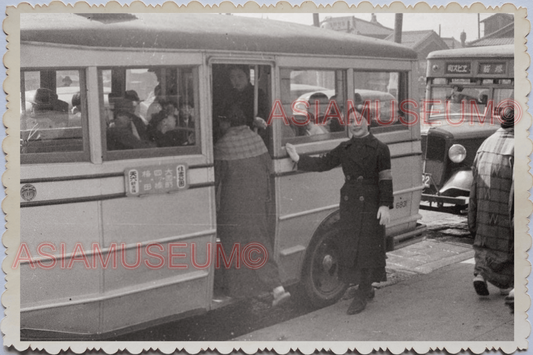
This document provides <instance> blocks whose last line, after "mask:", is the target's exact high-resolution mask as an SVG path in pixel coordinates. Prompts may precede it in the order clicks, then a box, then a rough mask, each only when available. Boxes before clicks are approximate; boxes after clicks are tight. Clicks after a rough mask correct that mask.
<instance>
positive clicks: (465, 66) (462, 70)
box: [446, 63, 472, 74]
mask: <svg viewBox="0 0 533 355" xmlns="http://www.w3.org/2000/svg"><path fill="white" fill-rule="evenodd" d="M471 69H472V67H471V64H470V63H446V74H470V72H471Z"/></svg>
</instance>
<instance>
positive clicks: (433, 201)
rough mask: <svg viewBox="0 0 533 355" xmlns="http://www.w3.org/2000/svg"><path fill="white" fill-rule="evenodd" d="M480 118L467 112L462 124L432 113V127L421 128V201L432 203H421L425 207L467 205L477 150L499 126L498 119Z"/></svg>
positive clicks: (456, 209)
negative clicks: (422, 187) (422, 188)
mask: <svg viewBox="0 0 533 355" xmlns="http://www.w3.org/2000/svg"><path fill="white" fill-rule="evenodd" d="M451 117H454V116H453V115H452V116H451ZM477 118H478V117H475V116H471V115H468V116H466V117H464V122H462V124H457V121H455V122H454V121H453V120H452V119H451V118H450V119H449V120H446V119H443V118H442V117H441V119H438V118H435V117H432V120H430V121H429V127H428V125H425V127H423V128H422V131H421V138H422V154H423V175H422V180H423V183H424V190H423V191H422V201H426V202H429V206H425V205H424V204H422V206H421V207H422V208H424V207H429V208H432V207H435V208H437V209H439V210H441V211H448V212H456V213H459V212H461V211H464V210H465V209H466V207H467V205H468V196H469V193H470V186H471V185H472V164H473V162H474V158H475V156H476V152H477V150H478V148H479V146H480V145H481V143H483V141H484V140H485V139H486V138H487V137H489V136H490V135H491V134H493V133H494V132H495V131H496V130H497V129H498V128H499V127H500V125H499V121H498V120H497V119H494V120H493V122H490V121H486V122H480V121H479V120H477ZM456 119H457V118H456Z"/></svg>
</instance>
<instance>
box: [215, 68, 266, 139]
mask: <svg viewBox="0 0 533 355" xmlns="http://www.w3.org/2000/svg"><path fill="white" fill-rule="evenodd" d="M228 73H229V81H230V84H231V91H230V92H229V93H228V96H227V97H226V98H225V100H224V104H223V105H222V107H221V110H222V112H229V110H230V109H231V107H232V106H235V105H236V106H237V107H239V108H240V109H241V110H242V112H243V114H244V117H245V118H246V125H248V126H249V127H250V128H251V129H260V131H259V132H260V134H262V132H264V130H265V129H266V128H267V124H266V121H265V119H267V118H268V113H269V112H268V107H267V101H266V95H265V93H264V92H263V90H261V89H258V90H257V95H258V97H257V112H254V111H255V107H254V106H255V103H254V102H255V89H254V86H253V85H252V83H251V82H250V68H249V67H248V66H247V65H232V66H230V67H229V70H228ZM256 85H257V84H256Z"/></svg>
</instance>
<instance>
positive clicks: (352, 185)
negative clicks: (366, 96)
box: [298, 133, 394, 282]
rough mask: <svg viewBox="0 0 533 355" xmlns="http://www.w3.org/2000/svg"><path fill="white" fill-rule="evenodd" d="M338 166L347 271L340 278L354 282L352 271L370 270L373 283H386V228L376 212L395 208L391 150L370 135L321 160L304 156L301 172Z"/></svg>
mask: <svg viewBox="0 0 533 355" xmlns="http://www.w3.org/2000/svg"><path fill="white" fill-rule="evenodd" d="M339 165H340V166H341V167H342V171H343V172H344V176H345V183H344V186H343V187H342V188H341V196H340V229H341V231H342V233H341V236H340V237H339V238H340V240H339V244H340V250H341V253H342V254H341V260H340V263H341V265H343V266H344V270H345V271H344V272H343V273H341V275H342V277H343V278H344V279H345V281H347V282H353V281H354V280H351V279H350V278H352V277H354V272H353V271H355V270H362V269H370V270H371V278H372V280H371V281H372V282H377V281H384V280H385V279H386V274H385V227H384V226H382V225H380V224H379V220H378V219H377V212H378V209H379V207H380V206H388V207H389V208H392V205H393V201H394V198H393V195H392V176H391V170H390V169H391V161H390V152H389V148H388V147H387V145H386V144H384V143H382V142H380V141H379V140H378V139H377V138H376V137H374V136H373V135H372V134H371V133H370V134H369V135H367V136H366V137H363V138H352V139H350V140H349V141H347V142H343V143H341V144H340V145H339V146H337V147H336V148H335V149H333V150H332V151H331V152H329V153H328V154H326V155H324V156H322V157H319V158H313V157H308V156H302V157H300V160H299V162H298V169H300V170H305V171H326V170H330V169H333V168H335V167H337V166H339ZM350 269H351V271H347V270H350Z"/></svg>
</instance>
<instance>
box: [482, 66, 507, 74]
mask: <svg viewBox="0 0 533 355" xmlns="http://www.w3.org/2000/svg"><path fill="white" fill-rule="evenodd" d="M505 64H506V63H479V70H478V74H500V75H501V74H505V73H506V69H507V67H506V65H505Z"/></svg>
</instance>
